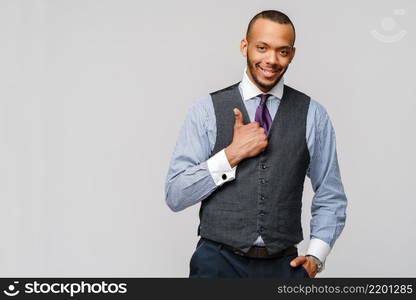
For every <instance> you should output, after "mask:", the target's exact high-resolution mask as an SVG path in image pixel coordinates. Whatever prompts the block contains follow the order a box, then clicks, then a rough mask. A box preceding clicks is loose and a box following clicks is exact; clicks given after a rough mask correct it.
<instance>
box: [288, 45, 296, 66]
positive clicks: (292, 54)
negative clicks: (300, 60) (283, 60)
mask: <svg viewBox="0 0 416 300" xmlns="http://www.w3.org/2000/svg"><path fill="white" fill-rule="evenodd" d="M295 53H296V48H295V47H293V48H292V53H291V57H290V62H289V63H291V62H292V59H293V58H294V57H295Z"/></svg>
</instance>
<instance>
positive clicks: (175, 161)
mask: <svg viewBox="0 0 416 300" xmlns="http://www.w3.org/2000/svg"><path fill="white" fill-rule="evenodd" d="M215 126H216V124H215V115H214V108H213V105H212V101H211V97H210V96H208V97H205V98H202V99H200V100H199V101H197V102H196V103H195V104H194V105H192V107H191V109H190V110H189V112H188V114H187V116H186V118H185V121H184V123H183V125H182V128H181V130H180V133H179V137H178V139H177V142H176V146H175V150H174V152H173V155H172V158H171V161H170V165H169V170H168V174H167V176H166V182H165V201H166V204H167V205H168V206H169V208H170V209H171V210H173V211H181V210H183V209H185V208H187V207H189V206H192V205H194V204H196V203H199V202H200V201H202V200H204V199H205V198H207V197H208V196H209V195H210V194H211V193H212V192H214V191H215V190H216V188H217V187H219V186H221V185H222V184H224V183H225V182H227V181H231V180H233V179H234V177H235V168H236V167H234V168H231V167H230V164H229V162H228V159H227V157H226V155H225V153H224V150H222V151H220V152H218V153H217V154H216V155H214V156H212V157H211V158H209V157H210V155H211V152H212V148H213V144H214V143H215V138H216V127H215Z"/></svg>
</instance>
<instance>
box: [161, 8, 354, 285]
mask: <svg viewBox="0 0 416 300" xmlns="http://www.w3.org/2000/svg"><path fill="white" fill-rule="evenodd" d="M294 43H295V28H294V26H293V24H292V22H291V21H290V19H289V18H288V17H287V16H286V15H285V14H283V13H282V12H279V11H273V10H269V11H263V12H261V13H259V14H257V15H256V16H254V18H253V19H252V20H251V21H250V23H249V26H248V29H247V34H246V38H245V39H243V40H242V41H241V46H240V50H241V53H242V54H243V55H244V56H245V57H247V67H246V69H245V71H244V75H243V79H242V81H241V82H239V83H237V84H234V85H232V86H230V87H228V88H225V89H222V90H219V91H216V92H214V93H211V94H210V95H209V96H207V97H205V98H203V99H201V100H199V101H198V102H196V103H195V104H194V105H193V106H192V108H191V110H190V112H189V113H188V116H187V118H186V120H185V123H184V125H183V127H182V129H181V133H180V136H179V139H178V142H177V144H176V148H175V151H174V154H173V157H172V160H171V164H170V168H169V171H168V174H167V179H166V203H167V204H168V206H169V207H170V208H171V209H172V210H173V211H180V210H183V209H185V208H186V207H189V206H191V205H194V204H196V203H201V207H200V212H199V216H200V225H199V228H198V235H200V236H201V239H200V240H199V241H198V244H197V247H196V250H195V252H194V254H193V255H192V258H191V261H190V274H189V276H190V277H315V276H316V274H317V273H318V272H320V271H322V269H323V266H324V263H325V259H326V257H327V255H328V253H329V252H330V250H331V248H332V247H333V245H334V243H335V240H336V239H337V238H338V236H339V235H340V233H341V231H342V229H343V227H344V224H345V218H346V214H345V210H346V206H347V199H346V196H345V193H344V190H343V185H342V182H341V177H340V172H339V168H338V162H337V154H336V144H335V133H334V130H333V128H332V125H331V121H330V119H329V116H328V114H327V112H326V111H325V109H324V108H323V107H322V106H321V105H320V104H318V103H317V102H316V101H314V100H312V99H310V97H309V96H307V95H305V94H303V93H301V92H299V91H297V90H295V89H293V88H290V87H288V86H286V85H284V78H283V75H284V73H285V72H286V70H287V69H288V66H289V64H290V63H291V61H292V59H293V57H294V55H295V47H294ZM306 175H308V177H310V179H311V183H312V187H313V189H314V192H315V195H314V198H313V200H312V207H311V210H312V219H311V234H310V236H311V239H310V243H309V247H308V250H307V253H306V255H305V256H298V252H297V247H296V246H297V244H298V243H299V242H301V241H302V240H303V233H302V226H301V210H302V193H303V184H304V180H305V176H306Z"/></svg>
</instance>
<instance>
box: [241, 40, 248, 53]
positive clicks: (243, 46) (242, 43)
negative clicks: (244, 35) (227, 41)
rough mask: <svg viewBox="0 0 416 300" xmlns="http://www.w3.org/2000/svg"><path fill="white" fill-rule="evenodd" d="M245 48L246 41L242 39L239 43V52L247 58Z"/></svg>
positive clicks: (246, 45)
mask: <svg viewBox="0 0 416 300" xmlns="http://www.w3.org/2000/svg"><path fill="white" fill-rule="evenodd" d="M247 47H248V42H247V40H246V39H242V40H241V42H240V52H241V54H242V55H243V56H245V57H247Z"/></svg>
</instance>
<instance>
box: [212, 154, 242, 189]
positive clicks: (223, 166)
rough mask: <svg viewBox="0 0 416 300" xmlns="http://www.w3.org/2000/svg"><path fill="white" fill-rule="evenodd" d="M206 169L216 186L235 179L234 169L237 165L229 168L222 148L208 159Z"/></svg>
mask: <svg viewBox="0 0 416 300" xmlns="http://www.w3.org/2000/svg"><path fill="white" fill-rule="evenodd" d="M207 164H208V170H209V172H210V174H211V176H212V179H213V180H214V182H215V184H216V185H217V186H221V185H223V184H224V183H225V182H228V181H232V180H234V179H235V170H236V168H237V166H234V168H231V166H230V163H229V161H228V158H227V156H226V155H225V151H224V149H223V150H221V151H220V152H218V153H217V154H215V155H214V156H212V157H211V158H210V159H208V162H207Z"/></svg>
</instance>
